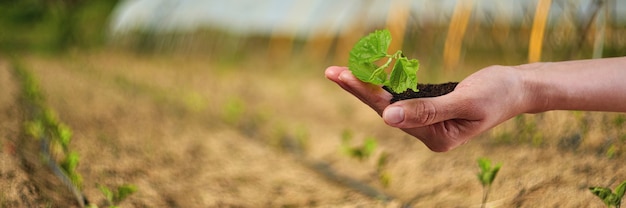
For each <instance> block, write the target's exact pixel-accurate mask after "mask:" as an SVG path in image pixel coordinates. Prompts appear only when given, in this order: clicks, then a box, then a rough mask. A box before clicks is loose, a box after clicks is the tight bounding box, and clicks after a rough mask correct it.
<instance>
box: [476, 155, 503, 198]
mask: <svg viewBox="0 0 626 208" xmlns="http://www.w3.org/2000/svg"><path fill="white" fill-rule="evenodd" d="M501 166H502V164H500V163H498V164H495V165H494V164H492V162H491V160H489V159H487V158H484V157H481V158H478V167H479V168H480V172H478V175H477V176H478V180H479V181H480V183H481V184H482V186H483V201H482V206H483V207H484V206H485V204H486V203H487V198H488V196H489V192H490V191H491V185H492V184H493V181H494V180H495V179H496V175H498V171H500V167H501Z"/></svg>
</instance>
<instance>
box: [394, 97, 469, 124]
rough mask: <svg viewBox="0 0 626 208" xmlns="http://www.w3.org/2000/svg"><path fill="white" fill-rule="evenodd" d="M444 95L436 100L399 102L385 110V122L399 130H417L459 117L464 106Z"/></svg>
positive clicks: (421, 99)
mask: <svg viewBox="0 0 626 208" xmlns="http://www.w3.org/2000/svg"><path fill="white" fill-rule="evenodd" d="M457 103H460V102H458V101H454V100H450V96H448V95H444V96H440V97H434V98H419V99H409V100H402V101H398V102H396V103H394V104H391V105H389V106H387V107H386V108H385V110H384V111H383V115H382V117H383V120H384V121H385V123H387V124H388V125H390V126H393V127H398V128H416V127H423V126H428V125H431V124H434V123H438V122H442V121H445V120H450V119H454V118H456V117H458V116H459V115H460V113H461V112H462V111H463V109H462V108H463V105H459V104H457Z"/></svg>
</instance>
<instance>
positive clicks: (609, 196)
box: [589, 181, 626, 208]
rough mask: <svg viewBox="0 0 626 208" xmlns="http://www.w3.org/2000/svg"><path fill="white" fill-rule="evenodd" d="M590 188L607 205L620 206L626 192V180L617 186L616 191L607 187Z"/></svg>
mask: <svg viewBox="0 0 626 208" xmlns="http://www.w3.org/2000/svg"><path fill="white" fill-rule="evenodd" d="M589 190H590V191H591V193H593V194H594V195H596V196H598V197H599V198H600V199H601V200H602V202H604V204H606V206H607V207H615V208H619V207H620V206H621V204H622V198H624V193H625V192H626V181H624V182H622V183H621V184H619V185H618V186H617V187H615V192H613V191H611V189H610V188H606V187H589Z"/></svg>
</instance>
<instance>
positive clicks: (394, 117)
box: [383, 106, 404, 124]
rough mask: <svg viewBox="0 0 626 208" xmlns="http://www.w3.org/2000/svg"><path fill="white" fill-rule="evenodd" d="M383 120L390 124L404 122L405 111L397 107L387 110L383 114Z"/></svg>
mask: <svg viewBox="0 0 626 208" xmlns="http://www.w3.org/2000/svg"><path fill="white" fill-rule="evenodd" d="M383 119H384V120H385V121H386V122H387V123H389V124H397V123H400V122H402V121H404V109H402V108H401V107H397V106H392V107H389V108H387V109H386V110H385V111H384V112H383Z"/></svg>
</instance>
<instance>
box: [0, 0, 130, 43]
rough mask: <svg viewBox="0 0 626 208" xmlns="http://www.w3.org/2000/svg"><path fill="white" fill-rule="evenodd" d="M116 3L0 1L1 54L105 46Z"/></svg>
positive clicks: (101, 0) (104, 0)
mask: <svg viewBox="0 0 626 208" xmlns="http://www.w3.org/2000/svg"><path fill="white" fill-rule="evenodd" d="M117 2H118V1H117V0H92V1H74V0H58V1H46V0H20V1H0V27H2V32H1V33H0V51H8V52H18V51H30V50H37V51H52V52H55V51H62V50H65V49H68V48H71V47H92V46H97V45H99V44H102V43H104V41H105V38H106V28H107V24H108V21H109V15H110V14H111V11H113V8H114V6H115V5H116V4H117Z"/></svg>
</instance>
